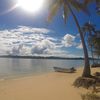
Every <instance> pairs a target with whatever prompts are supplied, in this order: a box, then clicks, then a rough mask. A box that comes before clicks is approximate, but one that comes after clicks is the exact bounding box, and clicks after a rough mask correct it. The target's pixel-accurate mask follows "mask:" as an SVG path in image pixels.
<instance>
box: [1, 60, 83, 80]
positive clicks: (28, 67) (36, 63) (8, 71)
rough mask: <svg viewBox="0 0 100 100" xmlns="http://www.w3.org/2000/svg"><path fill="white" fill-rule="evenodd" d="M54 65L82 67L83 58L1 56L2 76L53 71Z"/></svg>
mask: <svg viewBox="0 0 100 100" xmlns="http://www.w3.org/2000/svg"><path fill="white" fill-rule="evenodd" d="M53 66H58V67H64V68H69V67H80V66H83V60H57V59H56V60H54V59H18V58H0V78H5V77H9V76H10V77H11V76H20V75H22V76H24V75H28V74H34V75H36V74H42V73H48V72H52V71H54V70H53Z"/></svg>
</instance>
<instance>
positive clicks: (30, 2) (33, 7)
mask: <svg viewBox="0 0 100 100" xmlns="http://www.w3.org/2000/svg"><path fill="white" fill-rule="evenodd" d="M43 3H44V0H18V6H19V7H21V8H22V9H24V10H25V11H28V12H37V11H39V10H40V9H41V7H42V6H43Z"/></svg>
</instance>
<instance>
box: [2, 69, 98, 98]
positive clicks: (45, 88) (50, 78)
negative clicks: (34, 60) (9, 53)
mask: <svg viewBox="0 0 100 100" xmlns="http://www.w3.org/2000/svg"><path fill="white" fill-rule="evenodd" d="M95 71H98V68H93V70H92V73H94V72H95ZM81 73H82V68H78V69H77V72H76V73H58V72H50V73H45V74H42V75H36V76H34V75H32V76H27V77H23V78H16V79H11V80H9V79H8V80H5V81H0V100H67V99H69V100H81V96H80V94H81V93H86V92H87V91H88V90H86V89H83V88H75V87H74V86H73V85H72V84H73V82H74V80H75V79H76V78H77V77H79V76H80V75H81Z"/></svg>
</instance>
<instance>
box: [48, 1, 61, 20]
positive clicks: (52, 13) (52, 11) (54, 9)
mask: <svg viewBox="0 0 100 100" xmlns="http://www.w3.org/2000/svg"><path fill="white" fill-rule="evenodd" d="M61 5H62V0H56V2H54V4H52V7H51V9H50V13H49V16H48V19H47V20H48V22H50V21H51V20H52V18H53V17H54V16H55V15H56V13H57V12H58V10H59V8H60V7H61Z"/></svg>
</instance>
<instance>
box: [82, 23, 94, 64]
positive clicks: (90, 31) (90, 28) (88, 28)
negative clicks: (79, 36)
mask: <svg viewBox="0 0 100 100" xmlns="http://www.w3.org/2000/svg"><path fill="white" fill-rule="evenodd" d="M82 31H83V32H84V37H85V35H86V34H87V42H88V47H89V48H90V50H91V55H92V61H93V64H94V55H93V43H92V42H91V40H92V37H93V36H94V35H95V34H96V30H95V25H93V24H91V23H90V22H87V23H85V24H84V26H83V27H82Z"/></svg>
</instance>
